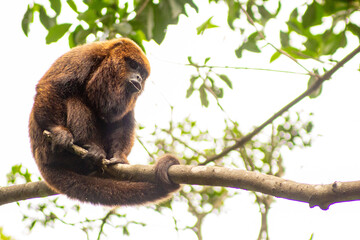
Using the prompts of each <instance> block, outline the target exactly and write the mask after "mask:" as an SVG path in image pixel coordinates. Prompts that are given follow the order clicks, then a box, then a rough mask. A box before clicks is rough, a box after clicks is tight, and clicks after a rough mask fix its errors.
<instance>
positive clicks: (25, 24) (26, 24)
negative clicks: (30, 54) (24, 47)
mask: <svg viewBox="0 0 360 240" xmlns="http://www.w3.org/2000/svg"><path fill="white" fill-rule="evenodd" d="M33 20H34V12H33V9H32V8H30V5H28V8H27V10H26V12H25V14H24V17H23V19H22V21H21V28H22V30H23V32H24V34H25V36H28V34H29V31H30V23H32V22H33Z"/></svg>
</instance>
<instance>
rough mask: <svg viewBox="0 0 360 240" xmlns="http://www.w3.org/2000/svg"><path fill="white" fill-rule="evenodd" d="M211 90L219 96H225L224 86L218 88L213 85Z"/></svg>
mask: <svg viewBox="0 0 360 240" xmlns="http://www.w3.org/2000/svg"><path fill="white" fill-rule="evenodd" d="M211 90H212V91H213V93H214V94H215V96H216V97H217V98H223V97H224V90H223V89H222V88H218V87H216V86H212V87H211Z"/></svg>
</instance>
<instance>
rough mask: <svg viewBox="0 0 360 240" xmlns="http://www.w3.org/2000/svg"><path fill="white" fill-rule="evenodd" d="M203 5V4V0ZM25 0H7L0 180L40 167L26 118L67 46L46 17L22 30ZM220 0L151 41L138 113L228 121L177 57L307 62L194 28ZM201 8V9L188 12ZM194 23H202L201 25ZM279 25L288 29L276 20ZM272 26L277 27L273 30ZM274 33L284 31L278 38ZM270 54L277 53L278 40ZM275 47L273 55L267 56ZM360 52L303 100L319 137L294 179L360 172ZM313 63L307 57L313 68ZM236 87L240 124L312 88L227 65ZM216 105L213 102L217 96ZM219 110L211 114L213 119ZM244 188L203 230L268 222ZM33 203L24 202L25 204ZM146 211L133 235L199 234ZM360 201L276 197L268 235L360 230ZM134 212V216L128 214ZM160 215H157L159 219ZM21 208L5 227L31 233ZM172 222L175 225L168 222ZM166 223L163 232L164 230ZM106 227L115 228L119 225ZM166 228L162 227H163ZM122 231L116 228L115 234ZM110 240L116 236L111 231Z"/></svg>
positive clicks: (148, 118)
mask: <svg viewBox="0 0 360 240" xmlns="http://www.w3.org/2000/svg"><path fill="white" fill-rule="evenodd" d="M199 5H200V4H199ZM25 9H26V4H25V3H23V2H22V1H4V2H3V3H2V5H1V8H0V22H1V26H2V28H1V30H2V31H1V39H0V43H1V44H0V53H1V57H0V61H1V64H0V76H1V77H0V78H1V79H2V81H1V85H0V86H1V87H0V109H1V118H0V123H1V124H0V133H1V139H0V141H1V143H0V151H1V155H2V159H3V161H2V163H1V168H0V184H1V185H4V184H5V183H6V178H5V174H6V173H7V172H9V171H10V167H11V166H12V165H14V164H19V163H23V164H24V165H25V166H26V167H28V168H29V169H30V171H31V172H34V173H37V168H36V165H35V163H34V161H33V159H32V156H31V153H30V147H29V140H28V133H27V121H28V115H29V112H30V109H31V106H32V102H33V96H34V89H35V84H36V83H37V81H38V80H39V79H40V78H41V76H42V75H43V74H44V73H45V71H46V70H47V69H48V68H49V66H50V64H51V63H52V62H53V61H54V60H55V59H56V58H57V57H59V56H60V55H61V54H63V53H64V52H66V51H67V50H68V47H67V46H68V45H67V39H63V40H61V41H60V42H58V43H55V44H52V45H49V46H48V45H45V34H46V33H45V31H44V30H43V29H42V27H40V25H39V23H36V24H35V25H33V26H32V28H31V32H30V37H29V38H26V37H25V36H24V34H23V33H22V30H21V25H20V23H21V19H22V15H23V13H24V12H25ZM219 9H221V8H219V7H215V8H206V9H204V8H202V7H201V6H200V10H202V11H201V12H200V15H198V16H194V17H193V18H191V20H190V21H189V20H188V19H187V18H185V17H182V18H181V25H179V26H172V27H169V29H168V36H167V37H166V40H165V41H164V43H163V44H162V45H161V46H157V45H156V44H153V43H151V44H148V45H147V46H146V47H147V51H148V58H149V60H150V62H151V64H152V74H151V77H150V79H149V81H148V83H147V86H146V89H145V92H144V94H143V96H141V97H140V99H139V101H138V104H137V109H136V111H137V112H136V116H137V121H138V122H139V123H141V124H147V125H149V126H151V125H153V124H154V123H157V124H161V125H164V126H166V124H167V122H168V120H169V112H170V110H169V104H168V103H170V104H172V105H174V106H175V112H174V116H175V118H176V119H179V120H181V119H183V118H184V117H185V116H189V115H190V116H191V118H192V119H193V120H197V121H198V122H199V123H200V124H201V126H202V127H203V128H204V129H210V130H211V133H212V134H214V135H217V134H219V130H218V129H216V128H215V127H214V126H218V125H221V124H222V119H223V115H222V113H221V112H220V111H219V110H218V109H217V108H215V107H211V108H209V109H207V108H202V107H200V106H199V105H200V102H199V99H198V96H197V95H194V96H193V97H191V98H190V99H188V100H185V99H184V97H185V94H186V89H187V87H188V84H189V81H188V79H189V75H190V74H191V72H192V71H193V70H192V69H190V68H186V67H183V66H182V65H179V64H175V63H186V62H187V60H186V59H187V56H189V55H192V56H194V57H193V60H194V61H199V62H200V61H203V59H205V58H206V57H208V56H211V57H212V60H211V61H210V64H213V65H231V66H246V67H263V68H272V69H282V70H293V71H297V72H300V71H301V69H300V68H299V67H298V66H296V65H295V64H294V63H292V62H291V61H290V60H288V59H285V58H282V59H280V60H279V61H276V62H275V63H274V64H268V60H269V58H264V57H263V55H254V54H246V56H245V57H247V58H243V59H240V60H239V59H236V58H235V57H234V54H233V51H232V49H234V46H237V45H239V44H240V39H241V38H240V36H239V34H238V33H231V34H229V32H227V31H225V30H222V29H215V30H213V31H212V30H210V31H208V32H206V34H205V35H204V36H202V37H196V31H195V27H197V26H199V25H200V24H201V23H202V22H204V21H205V20H206V19H208V17H210V16H212V15H213V14H215V13H216V12H217V11H219ZM190 13H191V14H192V15H194V14H193V13H194V12H193V11H191V12H190ZM213 21H214V23H215V24H219V25H221V24H224V21H226V20H223V19H222V18H220V17H214V19H213ZM194 26H195V27H194ZM274 27H275V28H276V27H277V28H279V27H280V28H281V27H282V26H278V25H276V23H274ZM268 35H271V34H269V33H268ZM274 39H276V37H275V38H274ZM350 44H351V47H350V48H348V49H346V50H344V51H340V52H339V53H338V59H340V58H342V57H343V56H345V55H346V54H347V53H348V52H350V51H351V50H352V49H353V48H355V47H356V46H357V45H358V41H357V40H356V39H355V38H351V41H350ZM267 49H268V48H266V49H265V51H268V53H269V54H270V53H271V49H269V50H267ZM268 56H270V55H268ZM359 60H360V56H357V57H356V58H354V59H353V60H352V61H351V62H350V63H348V64H347V65H346V66H345V68H343V69H342V70H341V71H339V72H338V73H336V74H335V75H334V77H333V79H332V80H331V81H329V82H327V83H325V86H324V89H323V93H322V95H321V96H320V97H319V98H317V99H315V100H309V99H306V100H304V101H302V102H301V103H300V104H298V105H297V106H296V107H295V109H296V110H304V111H305V112H314V113H315V116H314V118H313V121H314V124H315V133H316V134H319V135H321V136H318V137H316V141H315V142H314V144H313V147H312V148H309V149H300V150H295V151H293V152H288V153H285V161H286V178H288V179H292V180H296V181H299V182H304V183H331V182H333V181H346V180H358V179H359V178H360V174H359V169H360V157H359V154H358V149H359V147H358V145H359V135H360V126H359V123H360V111H359V110H358V108H357V106H358V104H359V103H360V94H359V89H360V74H359V72H358V71H356V69H358V68H359V62H360V61H359ZM311 64H313V63H306V64H305V65H306V66H307V67H308V68H309V69H311V68H312V67H313V66H312V65H311ZM228 75H229V76H230V77H231V79H232V81H233V84H234V90H232V91H230V90H226V91H225V99H224V100H223V101H221V103H222V105H223V107H224V108H225V109H226V111H227V113H228V114H229V115H230V117H231V118H232V119H234V120H237V121H239V122H240V124H241V126H242V130H243V131H244V132H248V131H249V130H250V129H251V127H253V126H255V125H259V124H260V123H262V122H263V121H264V120H265V119H267V118H268V117H270V116H271V115H272V114H273V113H274V112H275V111H277V110H278V109H280V108H281V107H282V106H284V105H285V104H287V103H288V102H289V101H290V100H292V99H293V98H295V97H296V96H298V95H299V94H300V93H301V92H302V91H304V90H305V88H306V83H307V77H306V76H305V77H304V76H299V75H290V74H280V73H269V72H258V71H251V70H237V71H229V72H228ZM211 103H212V105H213V106H214V102H213V101H211ZM209 119H211V120H209ZM141 156H144V155H143V150H142V149H141V148H140V147H139V146H137V147H135V150H134V151H133V153H132V155H131V157H130V161H131V162H132V163H137V162H139V163H145V162H144V161H142V160H141V159H144V158H143V157H141ZM238 192H240V194H239V196H237V197H236V198H234V199H230V200H228V201H227V202H226V206H225V208H224V211H223V212H222V214H220V216H217V215H213V216H209V217H208V218H207V219H206V220H205V223H204V226H203V227H204V229H203V236H204V239H218V238H220V237H222V238H223V233H224V232H226V233H227V234H228V236H232V237H228V238H227V239H239V238H242V239H255V238H256V237H257V234H258V229H259V227H260V215H259V213H258V210H257V206H255V205H254V204H252V203H253V201H254V199H253V198H252V197H249V194H248V193H247V192H245V191H241V190H238ZM24 205H25V204H24ZM88 208H89V211H91V213H93V214H96V213H98V212H99V209H98V208H97V207H92V206H88ZM140 210H141V214H142V215H143V218H144V219H145V220H148V221H149V225H150V226H149V227H147V228H141V227H134V228H130V233H131V238H129V239H143V236H144V234H146V236H147V237H150V238H151V237H155V236H157V239H194V235H193V234H192V233H191V232H190V231H185V232H182V233H180V234H177V233H175V232H174V231H169V232H167V231H164V230H162V229H171V228H172V226H173V221H172V219H171V216H167V217H166V216H158V215H156V214H155V216H154V214H152V215H147V214H143V212H148V211H149V210H146V209H144V208H139V209H130V213H132V214H133V215H134V216H138V214H139V212H140ZM185 211H186V210H185V209H184V205H183V204H181V203H179V204H178V206H177V207H176V208H175V210H174V212H175V213H174V214H175V216H182V215H183V213H184V212H185ZM359 212H360V202H352V203H342V204H336V205H334V206H331V207H330V210H328V211H321V210H319V209H318V208H314V209H310V208H309V207H308V206H307V205H306V204H303V203H297V202H292V201H288V200H282V199H277V200H276V203H275V204H273V205H272V210H271V211H270V216H269V227H270V236H271V237H272V238H273V239H280V240H282V239H284V240H285V239H295V240H297V239H299V240H300V239H309V237H310V235H311V233H313V232H314V233H315V236H314V237H315V239H353V238H354V237H355V236H358V222H357V220H358V216H359ZM130 216H132V215H131V214H130ZM154 217H156V221H154ZM181 220H182V221H183V223H181V222H180V224H186V221H188V220H189V221H191V220H192V218H190V217H188V216H186V215H185V216H184V217H181ZM23 225H24V224H23V223H22V221H21V210H19V208H18V207H17V206H16V204H8V205H4V206H0V226H3V227H4V229H5V233H6V234H9V235H11V236H14V237H16V238H17V239H24V238H25V237H24V235H23V234H26V233H27V232H26V230H25V229H23ZM164 226H168V227H164ZM160 231H161V233H160ZM114 232H115V231H113V230H108V232H107V233H108V234H109V236H111V235H110V234H111V233H114ZM162 232H164V234H162ZM114 236H117V235H114ZM45 237H51V238H52V239H64V238H66V237H69V238H70V239H75V238H77V239H80V238H81V239H83V237H84V235H83V234H82V233H81V231H76V230H75V229H74V228H70V227H66V226H62V225H61V224H58V225H57V227H56V229H52V228H47V229H45V230H43V229H41V228H36V229H35V231H34V232H32V234H31V235H29V236H26V239H39V238H40V239H41V238H45ZM109 239H111V238H109Z"/></svg>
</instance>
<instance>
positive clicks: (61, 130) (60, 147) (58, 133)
mask: <svg viewBox="0 0 360 240" xmlns="http://www.w3.org/2000/svg"><path fill="white" fill-rule="evenodd" d="M50 132H51V150H52V151H53V152H59V151H64V150H66V149H69V148H70V147H71V145H72V144H73V143H74V138H73V135H72V134H71V133H70V131H69V130H68V129H67V128H65V127H63V126H56V127H52V128H51V129H50Z"/></svg>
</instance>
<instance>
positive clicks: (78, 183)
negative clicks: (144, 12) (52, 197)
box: [42, 159, 180, 206]
mask: <svg viewBox="0 0 360 240" xmlns="http://www.w3.org/2000/svg"><path fill="white" fill-rule="evenodd" d="M160 160H161V159H160ZM176 161H177V160H176ZM161 162H163V163H162V164H157V168H156V169H157V171H161V172H163V170H166V172H167V169H168V168H169V167H170V166H171V165H174V164H169V162H168V161H159V163H161ZM164 167H165V168H166V169H164ZM43 170H45V171H42V175H43V177H44V179H45V181H46V182H47V184H48V185H49V186H50V187H51V188H52V189H54V190H55V191H57V192H59V193H63V194H65V195H67V196H68V197H70V198H72V199H77V200H80V201H82V202H90V203H93V204H100V205H106V206H115V205H128V206H129V205H139V204H146V203H150V202H158V201H161V200H165V199H167V198H169V197H170V196H171V193H172V192H175V191H176V190H178V189H179V187H180V186H179V185H178V184H174V183H160V182H159V181H162V179H161V177H158V179H159V180H158V182H159V183H157V184H155V183H150V182H131V181H118V180H114V179H111V178H100V177H93V176H86V175H80V174H77V173H75V172H72V171H69V170H65V169H59V168H55V167H51V166H47V167H46V169H44V168H43Z"/></svg>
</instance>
